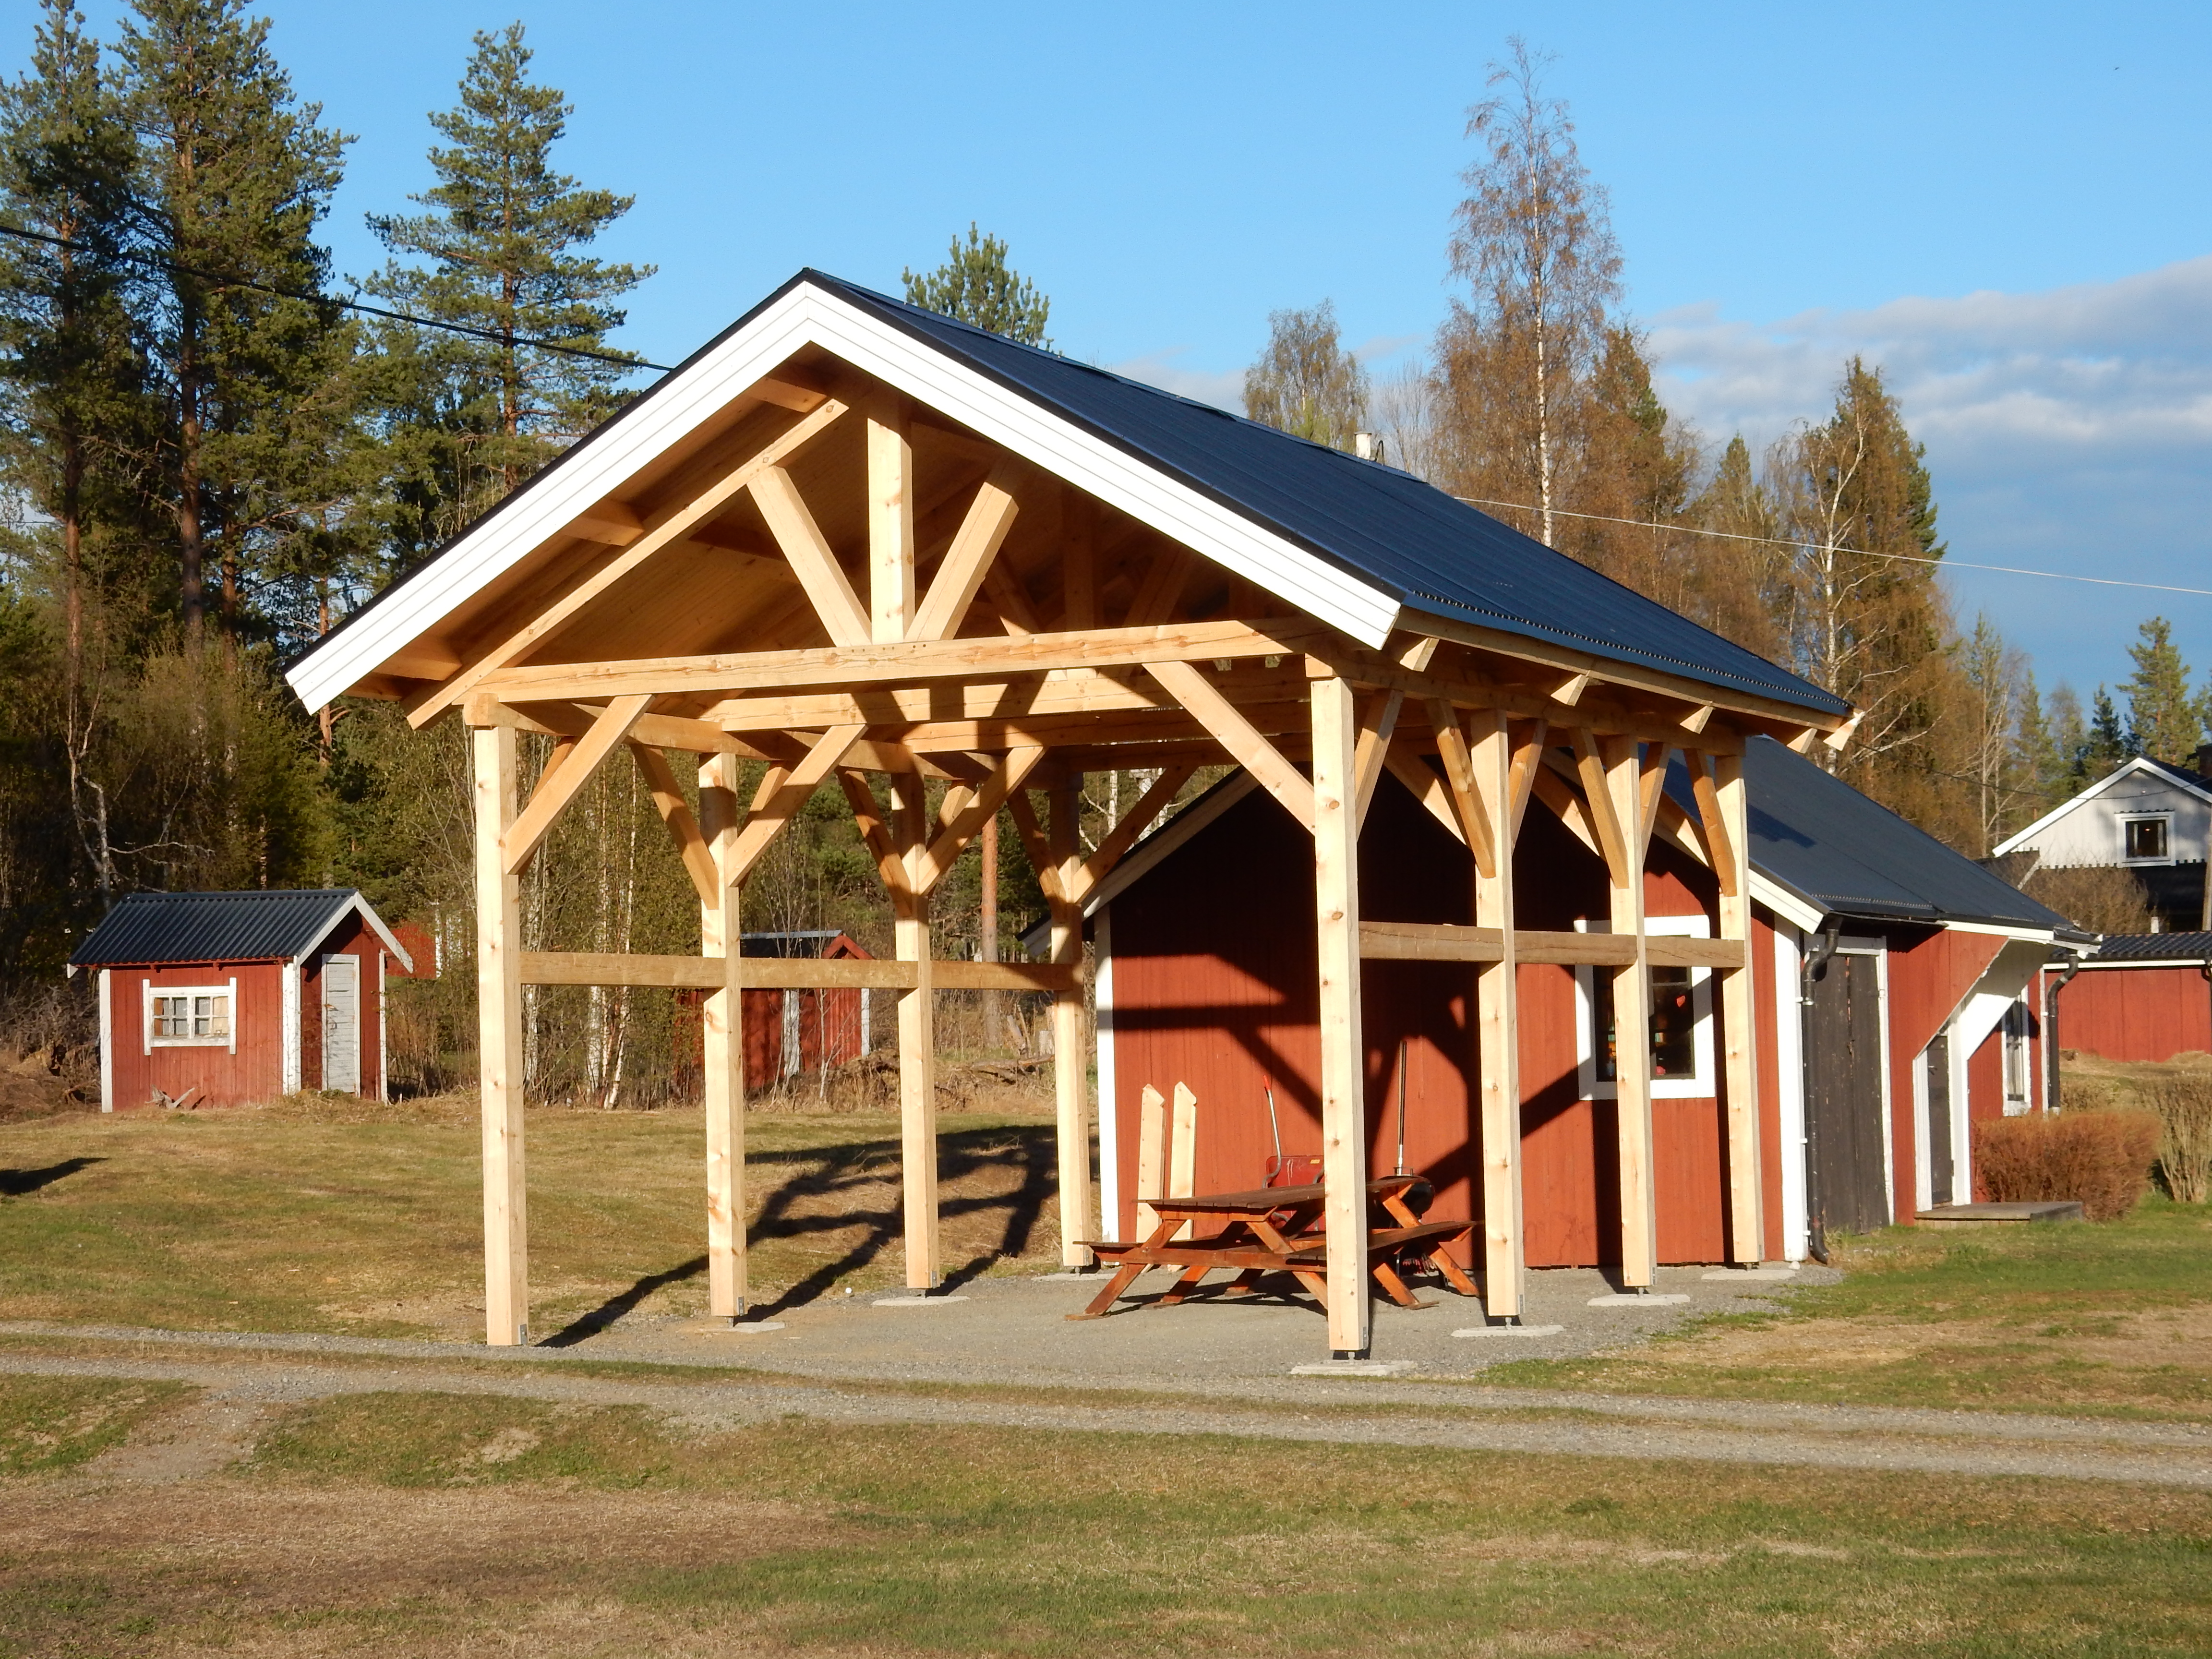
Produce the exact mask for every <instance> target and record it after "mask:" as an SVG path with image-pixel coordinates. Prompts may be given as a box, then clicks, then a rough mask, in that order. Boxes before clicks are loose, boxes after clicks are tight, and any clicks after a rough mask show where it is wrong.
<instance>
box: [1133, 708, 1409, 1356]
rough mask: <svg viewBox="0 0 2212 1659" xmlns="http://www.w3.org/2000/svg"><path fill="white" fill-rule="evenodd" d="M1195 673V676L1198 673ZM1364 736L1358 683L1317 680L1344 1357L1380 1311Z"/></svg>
mask: <svg viewBox="0 0 2212 1659" xmlns="http://www.w3.org/2000/svg"><path fill="white" fill-rule="evenodd" d="M1154 671H1155V672H1158V670H1157V669H1156V670H1154ZM1188 672H1189V673H1191V674H1192V675H1194V676H1195V674H1196V671H1195V670H1188ZM1170 689H1173V688H1170ZM1185 706H1186V707H1188V704H1187V703H1186V705H1185ZM1194 712H1195V711H1194ZM1358 738H1359V718H1358V705H1357V703H1356V702H1355V700H1354V694H1353V691H1352V686H1351V684H1350V683H1349V682H1348V681H1346V680H1341V679H1329V680H1318V681H1316V682H1315V684H1314V688H1313V757H1314V758H1313V769H1314V776H1313V784H1312V787H1311V805H1312V811H1311V812H1310V816H1309V817H1307V819H1306V823H1307V824H1308V825H1309V827H1310V829H1312V831H1313V838H1314V917H1315V928H1316V956H1317V957H1318V966H1319V970H1320V997H1319V1004H1318V1015H1319V1024H1320V1028H1321V1078H1320V1083H1321V1133H1322V1182H1323V1183H1324V1185H1325V1187H1326V1188H1327V1191H1328V1197H1327V1201H1326V1203H1325V1205H1324V1206H1323V1210H1322V1225H1323V1226H1324V1227H1325V1228H1326V1230H1327V1233H1328V1346H1329V1351H1330V1352H1331V1353H1332V1354H1333V1355H1334V1357H1336V1358H1340V1359H1355V1358H1356V1359H1364V1358H1366V1357H1367V1354H1368V1351H1369V1348H1370V1346H1371V1340H1372V1339H1371V1334H1370V1321H1371V1319H1372V1316H1373V1308H1372V1304H1371V1302H1370V1296H1369V1291H1368V1282H1369V1281H1368V1277H1367V1268H1368V1258H1367V1095H1366V1087H1365V1084H1366V1079H1365V1076H1364V1068H1365V1062H1366V1048H1365V1044H1364V1039H1363V1038H1362V1036H1361V1034H1360V1006H1359V826H1358V819H1357V817H1356V816H1355V812H1354V807H1355V805H1356V793H1357V790H1358V777H1357V775H1356V774H1355V771H1354V766H1353V756H1354V753H1355V750H1356V747H1357V744H1358ZM1262 781H1265V780H1262Z"/></svg>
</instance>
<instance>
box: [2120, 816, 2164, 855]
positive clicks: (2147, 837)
mask: <svg viewBox="0 0 2212 1659" xmlns="http://www.w3.org/2000/svg"><path fill="white" fill-rule="evenodd" d="M2166 823H2167V820H2166V819H2165V818H2124V819H2122V820H2121V821H2120V829H2121V833H2122V834H2123V835H2124V836H2126V837H2127V848H2128V851H2127V856H2128V857H2129V858H2130V859H2131V860H2134V859H2141V860H2151V859H2163V858H2167V857H2170V856H2172V855H2171V854H2168V853H2167V852H2166Z"/></svg>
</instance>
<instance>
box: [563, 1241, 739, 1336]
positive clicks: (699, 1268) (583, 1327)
mask: <svg viewBox="0 0 2212 1659" xmlns="http://www.w3.org/2000/svg"><path fill="white" fill-rule="evenodd" d="M706 1271H707V1258H706V1257H705V1256H703V1255H695V1256H693V1257H692V1258H691V1259H690V1261H686V1262H684V1263H682V1264H681V1265H680V1266H678V1267H671V1268H669V1269H668V1271H667V1272H665V1273H647V1275H646V1276H645V1277H644V1278H642V1279H639V1280H638V1281H637V1283H636V1284H635V1285H631V1286H630V1287H629V1289H628V1290H626V1291H622V1292H621V1293H620V1294H619V1295H616V1296H611V1297H608V1298H607V1299H606V1300H605V1301H604V1302H602V1303H600V1304H599V1306H598V1307H596V1308H594V1309H592V1310H591V1312H589V1313H587V1314H579V1315H577V1316H576V1317H575V1318H574V1319H572V1320H570V1321H569V1322H568V1323H567V1324H566V1325H563V1326H562V1328H560V1329H559V1330H557V1331H556V1332H554V1333H553V1334H552V1335H550V1336H549V1337H547V1338H546V1339H545V1340H544V1342H542V1343H540V1344H539V1345H538V1346H540V1347H546V1348H572V1347H574V1346H575V1345H576V1344H577V1343H579V1342H581V1341H583V1340H586V1338H589V1337H592V1336H596V1335H598V1334H599V1333H600V1332H601V1331H603V1330H605V1329H606V1328H607V1327H608V1326H610V1325H611V1324H613V1323H614V1322H616V1321H617V1320H618V1319H620V1318H621V1317H622V1316H623V1315H624V1314H626V1313H629V1312H630V1311H631V1310H633V1309H635V1307H636V1306H637V1304H639V1303H641V1302H642V1301H644V1300H645V1298H646V1297H648V1296H651V1295H652V1294H653V1292H654V1291H657V1290H659V1289H660V1288H661V1287H662V1286H663V1285H675V1284H678V1283H681V1282H682V1281H683V1280H684V1279H696V1278H698V1276H699V1275H700V1274H701V1273H705V1272H706Z"/></svg>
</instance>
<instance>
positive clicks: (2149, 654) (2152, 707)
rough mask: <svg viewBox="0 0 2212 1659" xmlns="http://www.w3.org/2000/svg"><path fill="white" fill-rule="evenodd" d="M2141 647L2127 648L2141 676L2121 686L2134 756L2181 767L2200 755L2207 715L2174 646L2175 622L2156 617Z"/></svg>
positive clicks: (2145, 630)
mask: <svg viewBox="0 0 2212 1659" xmlns="http://www.w3.org/2000/svg"><path fill="white" fill-rule="evenodd" d="M2137 632H2138V633H2139V634H2140V635H2142V644H2140V645H2131V646H2130V647H2128V656H2129V658H2130V660H2132V661H2133V662H2134V664H2135V665H2136V671H2135V672H2134V673H2133V674H2131V675H2130V676H2129V678H2127V679H2126V680H2125V681H2124V683H2123V684H2121V686H2120V690H2121V691H2122V692H2124V694H2125V695H2126V696H2127V700H2128V747H2129V749H2130V750H2131V751H2132V752H2133V753H2135V754H2138V755H2148V756H2149V757H2151V758H2152V759H2153V760H2161V761H2166V762H2169V763H2172V764H2175V765H2180V764H2183V763H2188V762H2191V761H2193V760H2195V759H2196V757H2197V744H2199V743H2201V742H2203V738H2204V720H2203V712H2202V710H2201V708H2199V706H2198V704H2197V700H2196V699H2195V698H2194V697H2192V696H2191V695H2190V692H2189V665H2188V664H2187V663H2185V662H2184V661H2182V659H2181V653H2180V652H2179V650H2178V649H2176V648H2175V646H2174V643H2173V624H2172V623H2169V622H2167V621H2166V618H2165V617H2152V618H2151V619H2150V620H2149V621H2148V622H2147V623H2143V624H2142V627H2141V628H2140V629H2138V630H2137Z"/></svg>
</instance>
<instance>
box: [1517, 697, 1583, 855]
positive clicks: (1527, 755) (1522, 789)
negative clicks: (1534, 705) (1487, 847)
mask: <svg viewBox="0 0 2212 1659" xmlns="http://www.w3.org/2000/svg"><path fill="white" fill-rule="evenodd" d="M1500 712H1503V711H1500ZM1549 732H1550V727H1549V726H1548V725H1547V723H1546V722H1545V721H1543V720H1535V721H1533V722H1531V723H1530V725H1529V726H1528V728H1527V729H1525V730H1523V731H1522V732H1520V733H1519V734H1518V735H1516V737H1515V738H1514V739H1513V769H1512V773H1511V775H1510V779H1509V781H1508V787H1507V791H1506V806H1505V815H1504V823H1505V828H1504V830H1503V831H1501V832H1500V837H1499V838H1500V839H1501V840H1504V841H1509V842H1510V841H1512V840H1514V839H1516V837H1517V836H1519V835H1520V834H1521V819H1522V816H1523V815H1524V814H1525V813H1526V812H1527V811H1528V796H1529V794H1530V793H1531V792H1532V791H1533V790H1534V788H1535V786H1536V775H1537V773H1538V772H1540V771H1541V769H1543V764H1544V739H1545V738H1546V737H1547V735H1548V734H1549ZM1592 850H1593V851H1595V844H1593V848H1592Z"/></svg>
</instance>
